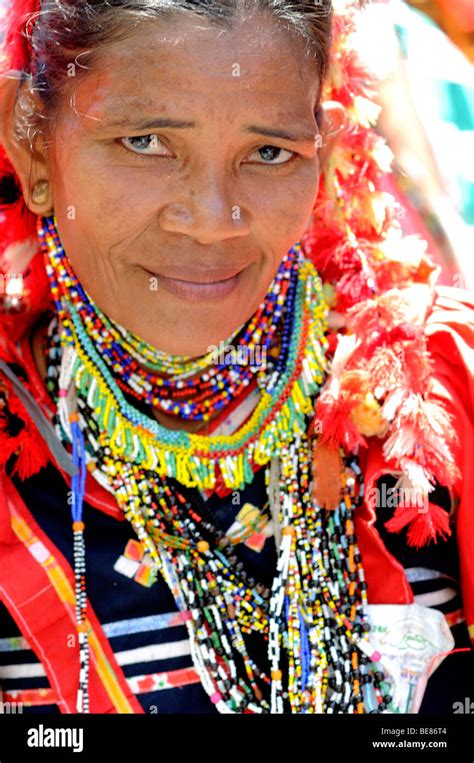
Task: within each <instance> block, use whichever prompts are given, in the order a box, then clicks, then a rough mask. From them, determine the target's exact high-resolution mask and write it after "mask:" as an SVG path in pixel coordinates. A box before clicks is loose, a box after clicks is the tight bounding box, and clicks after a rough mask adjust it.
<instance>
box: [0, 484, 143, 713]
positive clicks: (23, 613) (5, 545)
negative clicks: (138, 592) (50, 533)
mask: <svg viewBox="0 0 474 763" xmlns="http://www.w3.org/2000/svg"><path fill="white" fill-rule="evenodd" d="M0 487H1V491H0V524H1V526H2V528H3V529H5V528H6V527H7V526H8V524H9V521H8V520H9V517H10V512H11V511H12V510H13V508H14V509H15V511H16V512H18V514H20V516H21V517H22V519H24V520H25V522H26V523H27V524H28V527H29V528H30V530H31V531H32V532H33V533H34V534H35V535H36V536H37V537H38V539H39V540H40V541H41V542H42V543H43V544H44V546H46V548H47V549H48V551H49V552H50V553H51V554H52V555H53V556H54V558H55V560H56V562H57V563H58V564H59V565H60V566H61V568H62V570H63V572H64V573H65V575H66V577H67V578H68V580H69V583H70V584H71V586H72V588H73V590H74V573H73V571H72V569H71V567H70V565H69V564H68V562H67V561H66V559H65V558H64V557H63V556H62V554H61V553H60V551H59V550H58V549H57V548H56V547H55V546H54V545H53V544H52V543H51V541H50V540H49V538H48V537H47V535H45V533H44V532H43V531H42V530H41V528H40V527H39V525H38V524H37V523H36V522H35V520H34V518H33V516H32V515H31V513H30V512H29V511H28V509H27V507H26V506H25V504H24V502H23V500H22V499H21V497H20V495H19V494H18V492H17V490H16V489H15V486H14V485H13V483H12V481H11V480H10V479H9V478H8V477H7V476H6V474H5V472H4V471H3V470H1V471H0ZM0 554H1V559H2V564H1V565H0V598H1V599H2V601H3V602H4V604H5V606H6V607H7V609H8V610H9V612H10V614H11V616H12V617H13V619H14V620H15V622H16V623H17V625H18V627H19V629H20V630H21V632H22V633H23V635H24V637H25V638H26V639H27V640H28V643H29V644H30V646H31V647H32V649H33V650H34V651H35V653H36V655H37V657H38V659H39V660H41V662H42V664H43V666H44V668H45V670H46V674H47V676H48V679H49V682H50V685H51V687H52V689H53V690H54V692H55V694H56V698H57V703H58V706H59V709H60V710H61V712H63V713H76V712H77V710H76V696H77V689H78V676H79V647H78V644H77V639H76V640H75V642H74V643H75V645H74V646H70V642H69V640H70V638H71V635H75V634H76V626H75V620H74V607H73V606H69V607H68V605H67V604H66V603H64V602H62V601H61V599H60V598H59V596H58V594H57V592H56V591H55V589H54V587H53V585H52V584H51V582H50V580H49V578H48V576H47V574H46V571H45V570H44V568H43V567H42V566H41V565H40V564H39V563H38V562H37V561H36V560H35V558H34V557H33V556H32V554H31V553H30V552H29V551H28V549H27V548H26V546H25V545H24V543H22V542H21V540H20V539H19V538H18V537H17V536H16V534H15V533H14V532H13V530H11V528H10V532H8V533H5V532H4V533H3V535H2V537H0ZM19 570H21V574H19V573H18V571H19ZM87 616H88V619H89V622H90V623H91V625H92V627H93V629H94V632H95V634H96V635H97V637H98V639H99V641H100V642H101V645H102V648H103V651H104V653H105V656H106V658H107V660H108V662H109V664H110V665H111V667H112V669H113V671H114V673H115V675H116V678H117V680H118V683H119V685H120V687H121V689H122V692H123V693H124V694H125V696H126V697H127V699H128V701H129V703H130V704H131V706H132V708H133V710H134V712H135V713H141V712H143V710H142V707H141V705H140V703H139V702H138V700H137V699H136V697H135V695H134V694H133V692H132V690H131V689H130V687H129V686H128V684H127V681H126V679H125V676H124V674H123V671H122V669H121V668H120V667H119V665H118V663H117V661H116V659H115V656H114V653H113V651H112V648H111V646H110V644H109V642H108V640H107V638H106V637H105V635H104V632H103V630H102V627H101V625H100V623H99V620H98V619H97V616H96V614H95V613H94V612H93V610H92V607H91V605H90V602H88V607H87ZM89 689H90V711H91V712H92V713H114V712H116V710H115V706H114V705H113V703H112V701H111V699H110V697H109V695H108V693H107V691H106V689H105V687H104V685H103V683H102V681H101V680H100V677H99V674H98V672H97V670H96V669H95V666H94V659H93V658H92V656H91V660H90V676H89Z"/></svg>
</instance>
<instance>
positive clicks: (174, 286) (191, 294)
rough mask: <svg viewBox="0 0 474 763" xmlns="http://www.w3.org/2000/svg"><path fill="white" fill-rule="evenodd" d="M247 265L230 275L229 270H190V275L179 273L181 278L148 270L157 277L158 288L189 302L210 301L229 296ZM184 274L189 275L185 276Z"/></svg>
mask: <svg viewBox="0 0 474 763" xmlns="http://www.w3.org/2000/svg"><path fill="white" fill-rule="evenodd" d="M247 267H248V266H246V267H245V268H243V269H242V270H239V271H238V272H237V273H236V272H235V271H234V272H233V273H232V274H230V275H229V274H228V273H229V271H227V273H224V271H219V272H217V271H216V272H209V271H207V272H200V273H196V275H194V274H193V273H191V272H189V275H188V273H183V274H181V273H179V276H180V277H179V278H178V277H171V276H168V275H167V276H165V275H162V274H160V273H153V272H151V271H149V270H147V271H146V272H147V273H148V274H149V275H150V276H152V277H153V278H156V283H157V286H158V290H159V289H160V288H162V289H164V290H165V291H167V292H169V293H170V294H173V295H174V296H176V297H179V298H181V299H185V300H187V301H188V302H209V301H211V300H212V301H215V300H218V299H224V297H227V296H229V294H231V293H232V292H233V291H234V290H235V289H236V288H237V286H238V284H239V283H240V281H241V277H242V274H243V273H244V272H245V271H246V270H247ZM182 275H186V276H187V277H186V278H183V277H182Z"/></svg>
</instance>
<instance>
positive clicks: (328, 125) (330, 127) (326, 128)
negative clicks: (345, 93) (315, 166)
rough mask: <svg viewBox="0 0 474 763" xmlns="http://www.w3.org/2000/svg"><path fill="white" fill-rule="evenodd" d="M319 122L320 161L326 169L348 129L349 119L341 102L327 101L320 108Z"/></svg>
mask: <svg viewBox="0 0 474 763" xmlns="http://www.w3.org/2000/svg"><path fill="white" fill-rule="evenodd" d="M318 124H319V129H320V132H321V148H320V151H319V163H320V168H321V169H324V167H325V165H326V164H327V162H328V159H329V157H330V155H331V151H332V150H333V148H334V146H335V145H336V143H337V141H338V139H339V137H340V135H341V134H342V133H343V132H344V130H346V129H347V127H348V125H349V120H348V118H347V116H346V112H345V111H344V107H343V106H342V105H341V104H340V103H338V102H337V101H325V103H322V104H321V106H320V107H319V109H318Z"/></svg>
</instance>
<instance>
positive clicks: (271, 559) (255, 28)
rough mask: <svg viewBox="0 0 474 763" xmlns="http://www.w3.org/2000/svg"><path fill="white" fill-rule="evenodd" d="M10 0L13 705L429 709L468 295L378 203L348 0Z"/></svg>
mask: <svg viewBox="0 0 474 763" xmlns="http://www.w3.org/2000/svg"><path fill="white" fill-rule="evenodd" d="M17 10H18V9H17ZM21 10H22V12H21V13H16V14H13V16H12V18H11V21H10V24H9V26H8V34H7V48H6V50H10V57H9V58H8V62H7V63H6V65H5V70H6V71H8V72H10V73H9V75H8V76H7V77H6V78H5V80H4V85H3V91H2V103H3V117H2V129H1V134H0V140H1V144H2V146H3V147H4V149H5V153H6V156H5V160H4V168H3V173H2V174H3V189H4V197H5V198H4V206H3V209H4V216H5V218H4V219H5V224H4V226H3V228H4V231H5V232H4V238H3V242H4V254H3V262H4V272H5V274H6V278H5V291H6V294H5V299H4V308H5V313H4V330H3V338H4V341H3V350H2V357H3V361H2V365H1V369H2V385H3V400H4V404H3V437H2V441H1V453H2V463H3V472H2V480H3V485H4V491H3V496H4V498H3V506H2V525H1V527H2V559H3V563H2V565H1V568H2V598H3V602H4V604H5V612H4V614H3V615H2V616H3V618H4V619H3V628H4V631H3V634H2V635H4V636H5V638H4V639H2V644H3V653H2V654H3V656H4V659H3V667H2V672H1V674H0V675H1V676H2V679H3V691H4V696H7V698H8V699H10V700H11V701H17V702H23V704H24V705H25V706H26V707H28V708H31V709H32V710H33V711H34V710H49V711H50V710H53V709H54V708H55V707H56V708H57V709H59V710H61V711H62V712H76V711H77V712H120V713H130V712H143V711H147V712H204V713H213V712H224V713H228V712H235V713H243V712H245V713H261V712H272V713H307V712H309V713H314V712H317V713H322V712H323V713H326V712H327V713H334V712H337V713H341V712H342V713H355V712H356V713H366V712H404V711H409V712H416V711H417V710H418V709H419V708H420V704H421V699H422V695H423V691H424V689H425V687H426V682H427V680H428V677H429V675H430V673H431V672H432V671H433V669H434V667H435V663H438V662H440V661H441V660H442V659H443V657H444V656H445V653H446V652H448V651H450V650H453V646H454V638H453V635H452V634H451V633H450V631H449V626H452V627H453V633H454V635H455V636H456V638H457V648H458V649H461V650H463V651H461V652H459V653H456V654H453V655H450V656H449V657H448V658H446V660H445V663H444V664H447V663H448V661H449V660H451V661H453V660H454V661H455V662H456V665H457V664H458V658H460V657H462V658H463V664H462V665H459V666H458V667H459V668H460V669H459V672H458V678H459V680H460V681H461V680H462V676H463V675H465V671H466V666H467V662H466V659H467V657H468V656H469V636H468V633H467V629H466V621H467V622H470V623H472V616H473V600H472V591H471V590H470V588H469V585H470V581H471V582H472V566H471V564H470V559H471V558H472V555H470V544H471V543H472V534H469V533H468V529H469V523H470V522H471V519H470V517H469V515H468V512H466V508H465V505H466V504H465V503H464V502H463V503H462V506H461V508H459V509H457V510H455V501H458V500H459V499H460V498H463V500H464V498H465V496H467V495H468V493H467V492H465V491H468V490H469V487H470V484H469V474H462V468H463V463H462V461H463V457H466V458H468V457H469V451H468V449H469V447H470V444H469V439H468V435H469V419H468V416H469V410H470V408H469V405H470V404H469V401H468V398H467V390H464V387H463V385H464V384H465V383H466V381H467V371H466V368H465V366H464V365H463V357H462V355H463V354H464V353H466V350H467V348H468V345H469V341H470V339H469V334H468V326H467V324H466V326H462V325H460V322H461V323H462V322H463V321H466V320H467V319H468V317H469V316H470V313H469V311H468V309H467V296H466V295H464V296H465V302H463V301H461V300H462V299H463V297H461V300H458V301H456V300H455V299H454V296H456V295H453V294H452V293H451V295H449V294H446V295H445V296H441V295H440V293H438V292H436V293H435V292H434V291H433V289H432V286H431V282H432V267H431V266H430V264H429V262H428V261H427V260H426V258H425V257H424V256H423V252H422V247H421V249H420V247H419V245H418V244H417V243H416V242H413V241H408V242H405V243H404V242H402V241H401V239H400V237H399V236H398V229H397V224H396V215H395V212H394V209H393V207H391V206H390V200H389V199H388V198H387V197H386V196H385V195H384V194H382V193H378V192H377V187H378V183H379V181H380V178H381V177H382V175H383V171H384V168H386V166H387V156H386V154H385V153H384V149H383V146H382V145H381V143H380V142H379V141H378V139H377V138H376V137H375V135H374V134H373V133H372V132H371V131H370V130H369V126H368V121H367V114H368V112H370V106H371V103H370V101H369V100H368V98H367V96H368V90H367V89H366V85H365V83H364V80H363V77H362V74H363V72H362V70H361V69H360V68H358V65H357V61H356V59H355V57H354V54H353V51H352V49H351V44H350V41H351V30H352V10H351V9H350V8H347V9H345V12H342V10H341V12H340V13H339V14H335V17H334V19H332V13H331V9H330V7H329V5H328V4H327V3H325V2H315V3H313V2H309V3H301V2H293V1H292V0H287V1H285V2H283V0H261V1H259V2H245V3H244V2H222V1H220V2H206V3H204V2H203V3H201V2H193V3H188V2H181V1H180V0H172V1H169V0H149V2H145V3H143V2H140V3H138V2H137V3H136V4H135V3H133V2H127V3H126V4H122V3H120V2H117V3H113V4H112V3H98V4H96V3H90V2H89V3H88V2H86V1H85V0H60V2H55V3H54V4H49V3H46V4H42V5H41V7H40V8H39V9H36V10H37V12H36V13H35V14H33V16H31V19H30V21H29V23H28V24H27V33H26V36H21V31H22V30H24V28H25V26H24V25H25V15H24V13H23V10H24V9H23V8H22V9H21ZM32 10H35V9H32V8H31V7H29V8H28V11H29V12H30V13H31V11H32ZM332 23H333V25H334V44H333V55H332V73H331V76H330V77H329V78H328V79H327V80H326V81H325V78H326V75H327V73H328V61H329V48H330V39H331V24H332ZM8 46H9V47H8ZM14 71H16V72H22V74H21V75H20V76H19V77H17V78H16V79H15V75H14V74H13V73H12V72H14ZM323 89H324V101H325V102H326V101H329V103H326V105H324V106H323V105H322V103H323ZM345 120H346V126H345V132H344V135H343V136H342V137H341V142H340V145H339V147H338V148H334V153H333V157H332V159H329V152H330V149H331V148H332V144H333V143H334V139H335V137H336V136H337V134H338V133H340V132H341V128H343V127H344V122H345ZM7 157H8V158H7ZM323 165H324V176H325V182H324V183H322V184H321V186H320V188H319V190H318V186H319V175H320V172H321V171H322V169H323ZM25 205H26V207H27V208H28V212H25V210H24V206H25ZM300 239H301V240H300ZM38 246H39V247H40V251H39V252H38ZM21 258H23V261H24V262H26V265H25V266H22V267H21V268H20V267H19V266H18V267H17V266H16V265H15V264H14V263H18V262H19V260H20V259H21ZM315 266H316V267H317V268H318V272H319V274H320V275H321V279H322V281H323V283H324V286H323V287H322V286H321V280H320V278H319V276H318V272H317V271H316V269H315ZM8 276H10V278H8ZM19 276H21V285H22V291H21V293H17V292H18V285H19V283H20V277H19ZM323 289H324V294H323ZM328 304H329V305H330V306H331V307H332V308H333V309H332V311H331V313H330V314H329V317H328ZM328 322H329V325H328ZM337 330H339V331H340V333H339V335H338V336H336V333H335V332H336V331H337ZM428 343H429V345H430V348H429V349H430V350H431V356H430V354H429V352H428ZM336 345H337V347H336ZM455 353H458V355H456V354H455ZM450 364H451V365H450ZM448 371H449V373H448ZM453 371H455V374H453V373H452V372H453ZM452 376H454V378H452ZM453 427H456V428H457V429H458V430H461V428H462V427H464V431H460V435H461V436H462V446H460V445H459V444H458V443H457V441H456V437H455V436H454V430H453ZM386 474H388V475H389V476H387V477H384V479H382V480H379V478H380V477H382V475H386ZM394 475H395V476H394ZM390 480H392V482H390ZM364 482H365V496H364ZM395 482H396V483H397V484H396V485H395V484H394V483H395ZM383 490H384V491H385V493H383ZM381 491H382V492H381ZM387 491H388V493H387ZM400 491H403V492H400ZM463 491H464V492H463ZM382 493H383V494H382ZM387 495H390V497H391V499H392V501H391V502H390V501H389V500H388V499H387ZM394 496H396V497H397V499H398V498H399V497H400V496H401V500H400V501H398V506H397V508H396V511H394V509H395V503H394V502H393V498H394ZM428 497H429V500H428ZM450 498H452V501H453V502H452V503H451V500H450ZM68 504H70V506H68ZM66 508H67V509H68V510H67V512H66ZM375 508H377V509H380V513H379V516H378V519H377V527H376V525H375V520H376V516H375V511H374V509H375ZM387 508H389V509H390V508H391V511H389V512H388V514H387V512H386V509H387ZM69 509H71V513H72V519H71V516H70V514H69ZM450 511H451V512H452V515H453V516H452V518H451V517H450V516H449V512H450ZM391 514H392V515H393V516H392V518H391V528H392V529H394V530H397V531H398V532H402V533H403V538H404V541H403V542H401V543H399V548H398V558H397V556H396V555H395V553H396V552H395V547H396V545H397V544H395V545H394V544H393V542H392V541H391V540H387V541H386V543H384V542H383V541H382V537H383V536H384V535H385V536H386V535H388V533H387V531H386V529H385V528H384V526H383V525H384V524H385V523H386V520H387V519H388V518H389V516H390V515H391ZM455 519H456V520H457V523H458V526H459V527H460V528H461V530H462V534H461V538H460V541H459V550H460V551H461V555H462V557H461V563H462V565H463V578H462V581H461V585H462V586H463V588H462V591H461V590H460V589H459V590H458V583H459V582H460V581H459V574H458V572H457V571H456V568H457V565H458V557H457V551H456V549H457V545H456V543H455V542H454V541H455V534H454V530H455ZM71 521H72V532H71ZM407 530H408V532H407ZM406 533H407V535H405V534H406ZM393 537H395V536H393ZM396 537H397V538H398V536H396ZM400 537H402V536H400ZM406 538H407V539H408V540H407V541H406ZM426 544H428V546H427V547H426V549H423V550H422V551H420V552H415V549H416V548H419V547H421V546H425V545H426ZM390 548H391V549H393V553H392V551H391V550H390ZM402 558H403V559H404V560H405V567H408V568H410V570H411V572H410V574H411V577H412V583H411V584H410V583H409V577H408V572H407V573H406V572H405V571H404V568H403V562H401V561H400V559H402ZM418 560H420V561H418ZM432 563H433V564H434V566H433V567H430V565H431V564H432ZM414 568H416V570H417V572H416V574H414V573H413V569H414ZM420 569H421V572H420ZM427 570H428V573H427ZM430 570H431V572H430ZM433 570H434V572H433ZM415 577H418V583H417V582H416V581H415V580H414V578H415ZM456 577H457V578H458V580H457V582H456ZM427 578H428V580H427ZM451 578H453V580H451ZM420 579H421V582H422V583H423V582H424V585H425V586H426V585H427V584H429V586H431V588H430V597H431V598H430V603H431V604H433V607H431V608H430V607H429V606H420V604H419V603H417V602H415V601H414V591H415V592H416V586H417V585H419V581H420ZM447 579H450V587H451V588H452V590H453V592H454V593H453V595H452V596H451V595H450V596H448V599H449V605H448V606H446V601H444V603H443V601H441V602H440V601H439V597H438V598H436V596H437V591H436V590H435V589H439V588H440V587H441V589H442V592H444V593H445V591H446V580H447ZM440 582H441V586H440ZM433 591H434V594H433ZM461 594H463V595H464V598H465V601H464V608H465V611H466V616H465V618H464V615H463V614H462V612H461ZM452 605H454V608H452ZM469 618H471V619H469ZM456 629H457V631H456ZM413 639H415V640H416V644H417V649H415V650H414V649H413V648H412V647H411V646H410V644H412V643H413ZM420 643H423V645H424V646H423V649H422V652H421V657H420V652H419V649H418V646H419V644H420ZM5 655H6V657H5ZM451 666H452V668H453V669H452V670H451V673H452V674H453V676H454V663H453V662H451V663H450V668H451ZM453 685H454V684H453ZM460 685H461V684H459V686H460ZM462 690H463V689H462ZM439 696H440V694H439V692H435V700H436V699H438V698H439ZM442 696H443V697H444V698H445V697H446V695H445V694H443V695H442ZM429 709H432V707H430V706H429V707H428V710H429Z"/></svg>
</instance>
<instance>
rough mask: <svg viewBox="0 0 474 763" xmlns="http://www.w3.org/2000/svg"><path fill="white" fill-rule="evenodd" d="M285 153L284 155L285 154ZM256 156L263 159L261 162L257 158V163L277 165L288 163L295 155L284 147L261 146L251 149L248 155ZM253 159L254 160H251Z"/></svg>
mask: <svg viewBox="0 0 474 763" xmlns="http://www.w3.org/2000/svg"><path fill="white" fill-rule="evenodd" d="M285 154H286V156H285ZM255 155H256V156H257V157H258V158H260V159H263V162H259V161H258V158H257V164H268V165H270V166H274V165H278V164H288V162H290V161H291V160H292V159H293V158H294V156H296V154H295V152H294V151H289V150H288V149H286V148H280V147H279V146H270V145H268V146H262V147H261V148H257V149H256V151H252V153H251V154H249V157H252V156H255ZM251 161H255V160H251Z"/></svg>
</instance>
